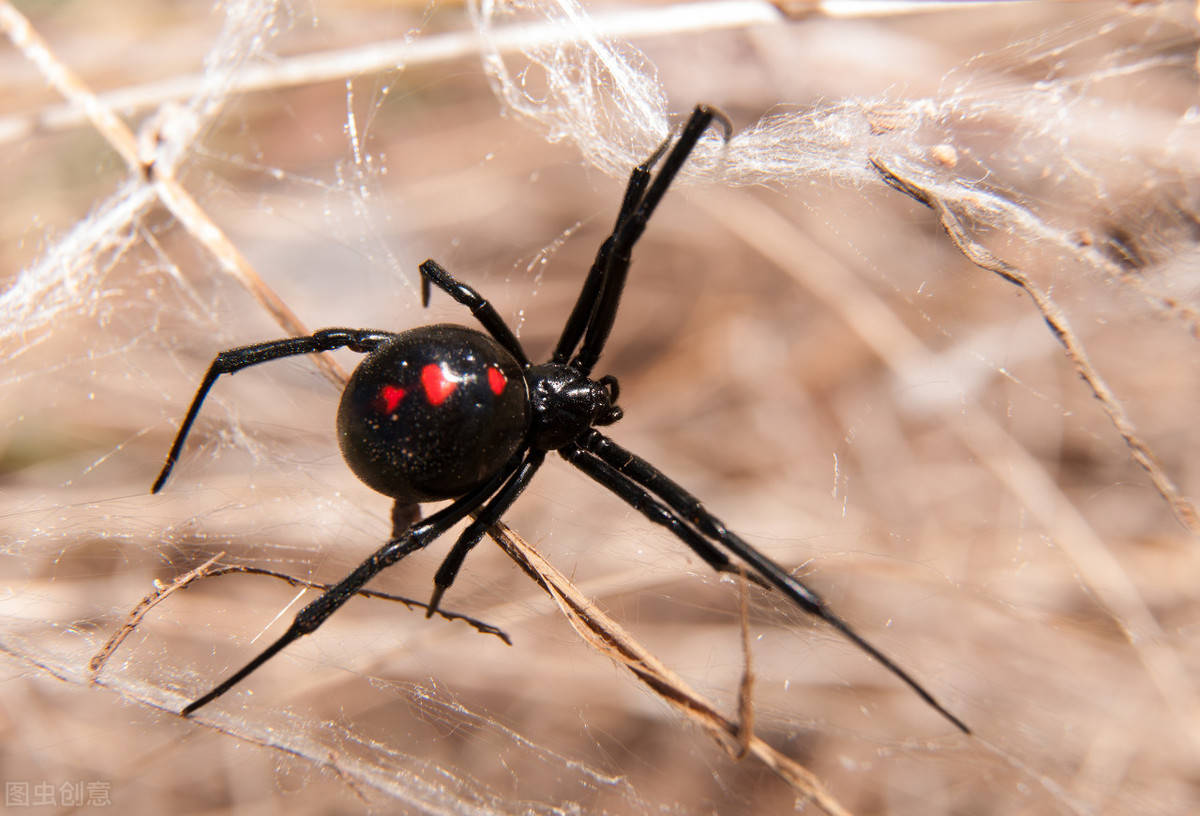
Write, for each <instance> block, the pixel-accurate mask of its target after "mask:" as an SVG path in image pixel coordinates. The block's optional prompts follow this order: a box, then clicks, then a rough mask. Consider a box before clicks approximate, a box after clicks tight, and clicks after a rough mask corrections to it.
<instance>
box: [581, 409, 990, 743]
mask: <svg viewBox="0 0 1200 816" xmlns="http://www.w3.org/2000/svg"><path fill="white" fill-rule="evenodd" d="M576 445H578V446H579V447H580V448H582V449H583V450H585V451H587V452H589V453H592V454H594V455H595V456H596V457H598V458H599V459H600V460H602V461H603V462H605V463H607V464H608V465H610V466H611V467H612V468H613V469H614V470H615V471H617V472H618V473H619V474H620V475H622V476H624V477H625V478H626V479H627V482H626V483H625V484H623V485H618V486H615V487H614V486H613V485H611V484H608V483H606V482H604V481H602V480H599V479H598V480H597V481H600V483H601V484H603V485H604V486H605V487H607V488H608V489H609V490H612V491H613V492H614V493H616V494H617V496H619V497H620V498H621V499H623V500H625V501H626V502H627V503H629V504H630V505H631V506H633V507H634V508H635V509H638V510H642V508H641V506H639V503H638V502H639V501H640V499H639V497H638V490H637V489H636V488H637V485H641V486H642V487H644V488H646V489H647V490H649V491H650V492H652V493H654V494H655V495H656V496H658V497H659V498H660V499H662V500H663V502H665V503H666V505H667V507H669V508H670V509H671V510H672V511H674V512H675V513H677V514H678V515H679V516H681V517H683V518H684V519H686V520H687V522H688V523H689V524H690V525H691V526H692V527H693V528H694V529H695V530H697V531H699V532H700V533H701V534H702V535H704V536H707V537H708V538H709V539H711V540H712V541H715V542H717V543H719V544H721V545H722V546H724V547H725V548H726V549H728V550H729V551H730V552H731V553H732V554H733V555H734V556H736V557H737V558H739V559H741V560H742V561H744V562H745V563H746V564H747V565H748V566H749V567H750V568H752V569H753V570H754V571H755V572H757V573H758V574H759V575H760V576H761V577H762V578H763V579H765V580H766V581H767V582H768V583H770V584H771V585H772V586H774V587H775V588H776V589H778V590H779V591H780V592H782V593H783V594H784V595H786V596H787V597H788V598H790V599H791V600H792V601H793V602H794V603H795V604H796V605H797V606H799V607H800V608H801V609H803V610H804V611H805V612H807V613H809V614H810V615H814V616H816V617H818V618H820V619H821V620H823V621H825V622H826V623H828V624H829V625H830V626H832V627H833V628H834V629H837V630H838V631H839V632H840V633H841V634H842V635H843V636H844V637H845V638H846V639H848V640H849V641H850V642H851V643H853V644H854V645H856V646H858V647H859V648H860V649H862V650H863V651H864V652H866V653H867V654H869V655H870V656H871V657H873V658H875V659H876V660H877V661H879V663H881V664H882V665H883V667H884V668H885V669H887V670H888V671H889V672H891V673H892V674H893V675H895V676H896V677H897V678H898V679H900V680H901V681H903V682H904V684H905V685H907V686H908V687H909V688H910V689H912V690H913V691H914V692H915V693H916V694H917V696H919V697H920V698H921V699H922V700H924V701H925V702H926V703H927V704H928V705H929V706H930V707H932V708H933V709H934V710H935V711H937V712H938V713H939V714H941V715H942V716H943V717H945V718H946V719H947V720H949V721H950V722H951V723H953V724H954V726H955V727H956V728H958V730H960V731H962V732H963V733H964V734H970V733H971V729H969V728H968V727H967V725H966V724H965V723H964V722H963V721H962V720H960V719H959V718H958V717H956V716H954V715H953V714H951V713H950V712H949V711H948V710H947V709H946V708H945V707H944V706H942V704H941V703H939V702H938V701H937V700H936V699H934V697H933V695H932V694H930V693H929V692H928V691H926V690H925V687H924V686H922V685H921V684H920V683H918V682H917V680H916V679H915V678H913V677H912V675H910V674H909V673H908V672H906V671H905V670H904V669H902V668H900V667H899V666H898V665H897V664H896V663H895V662H894V661H892V659H891V658H889V657H887V656H886V655H885V654H883V652H881V651H879V649H877V648H876V647H875V646H873V645H871V644H870V643H869V642H868V641H867V640H866V639H865V638H863V636H862V635H860V634H858V632H856V631H854V629H852V628H851V627H850V624H848V623H846V622H845V621H844V620H842V619H841V618H840V617H838V616H837V614H835V613H834V612H833V610H832V609H830V608H829V606H828V605H827V604H826V603H825V601H824V600H822V599H821V597H820V596H819V595H817V593H816V592H814V591H813V590H812V589H810V588H809V587H807V586H805V585H804V584H803V583H801V582H800V581H798V580H796V579H795V578H793V577H792V576H791V575H790V574H789V573H788V572H787V570H785V569H783V567H781V566H779V565H778V564H776V563H775V562H774V561H772V560H771V559H770V558H767V556H765V555H763V554H762V553H761V552H759V551H758V550H756V549H755V548H754V547H752V546H750V545H749V544H747V543H746V542H745V541H743V540H742V539H741V538H740V537H739V536H737V535H736V534H735V533H733V532H731V531H730V530H729V529H728V528H727V527H726V526H725V525H724V523H723V522H722V521H721V520H720V519H718V518H717V517H716V516H714V515H713V514H712V513H710V512H709V511H708V510H707V509H705V507H704V505H703V504H702V503H701V502H700V500H699V499H697V498H696V497H695V496H693V495H692V494H691V493H689V492H688V491H686V490H685V489H684V488H683V487H681V486H680V485H678V484H677V483H675V482H674V481H673V480H672V479H670V478H669V477H668V476H666V474H664V473H663V472H662V471H660V470H659V469H658V468H656V467H654V466H653V465H651V464H650V463H649V462H647V461H646V460H645V459H642V458H641V457H640V456H637V455H636V454H634V453H631V452H630V451H627V450H625V449H624V448H622V447H621V446H620V445H618V444H617V443H615V442H613V441H612V440H611V439H609V438H608V437H606V436H604V435H603V434H601V433H599V432H598V431H595V430H588V431H586V432H584V433H583V434H581V435H580V437H579V438H578V439H577V440H576ZM575 464H577V465H578V463H575ZM642 512H643V513H645V514H646V515H648V516H649V515H650V514H649V513H647V512H646V511H645V510H642ZM676 535H678V533H676ZM679 537H680V538H681V539H682V540H683V541H684V543H687V544H689V545H690V541H689V540H688V539H687V538H685V537H684V536H679Z"/></svg>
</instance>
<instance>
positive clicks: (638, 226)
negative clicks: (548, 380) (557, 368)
mask: <svg viewBox="0 0 1200 816" xmlns="http://www.w3.org/2000/svg"><path fill="white" fill-rule="evenodd" d="M714 120H715V121H717V122H719V123H720V124H721V126H722V128H723V130H724V135H725V139H726V141H728V140H729V137H730V134H731V133H732V131H733V126H732V125H731V124H730V122H729V119H728V117H726V116H725V114H723V113H721V112H720V111H718V110H717V109H716V108H712V107H709V106H708V105H697V106H696V108H695V109H694V110H693V111H692V115H691V117H689V118H688V120H687V123H686V124H684V126H683V130H682V131H681V132H680V134H679V140H678V141H677V142H675V146H674V147H673V148H671V152H670V153H668V154H667V157H666V158H665V159H664V160H663V164H662V167H660V168H659V170H658V175H657V176H655V177H654V181H653V182H651V183H650V186H649V188H648V189H647V190H646V193H645V195H643V196H642V199H641V201H640V202H638V205H637V208H636V209H634V211H633V212H632V213H631V214H630V215H629V216H628V217H627V218H625V219H623V220H621V221H619V223H618V225H617V227H616V229H615V230H613V233H612V235H611V236H610V237H609V239H608V241H606V242H605V245H606V246H607V255H608V257H607V258H606V259H605V263H604V272H603V275H602V280H601V282H600V284H599V285H598V286H597V287H596V289H597V291H596V293H595V295H594V297H595V304H594V306H592V307H591V309H590V317H589V319H588V324H587V332H586V334H585V335H584V338H583V345H582V346H581V347H580V349H579V353H578V354H577V355H576V356H575V359H574V360H573V361H572V365H573V366H574V367H575V368H577V369H578V370H579V371H580V372H581V373H583V374H588V373H590V372H591V370H592V367H593V366H594V365H595V364H596V361H597V360H598V359H599V358H600V352H601V351H603V349H604V344H605V342H606V341H607V340H608V335H609V332H610V331H612V327H613V322H614V321H615V320H616V317H617V307H618V306H619V305H620V303H621V292H622V291H623V290H624V288H625V278H626V277H627V276H628V274H629V261H630V253H632V251H633V246H634V244H636V243H637V240H638V238H640V237H641V236H642V232H644V231H645V229H646V223H647V222H648V221H649V220H650V216H651V215H653V213H654V209H655V208H656V207H657V206H658V203H659V202H660V201H661V200H662V197H663V196H664V195H666V192H667V188H668V187H670V186H671V182H672V181H673V180H674V179H675V175H676V174H677V173H678V172H679V170H680V168H681V167H683V163H684V162H685V161H687V158H688V156H689V155H691V152H692V149H693V148H695V147H696V144H697V143H698V142H699V141H700V137H701V136H703V135H704V132H705V131H706V130H708V127H709V125H711V124H712V123H713V121H714ZM631 185H632V179H631ZM600 254H605V246H601V249H600ZM585 285H586V284H585ZM577 308H578V307H577ZM560 346H561V343H560Z"/></svg>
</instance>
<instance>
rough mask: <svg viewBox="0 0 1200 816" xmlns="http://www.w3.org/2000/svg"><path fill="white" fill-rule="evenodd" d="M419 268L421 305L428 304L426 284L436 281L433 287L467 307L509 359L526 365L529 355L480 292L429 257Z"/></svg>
mask: <svg viewBox="0 0 1200 816" xmlns="http://www.w3.org/2000/svg"><path fill="white" fill-rule="evenodd" d="M420 270H421V305H422V306H428V305H429V285H430V283H433V284H436V285H437V288H439V289H441V290H442V291H443V292H445V293H446V294H447V295H449V296H450V297H452V298H454V299H455V300H456V301H458V302H459V303H461V304H462V305H463V306H466V307H467V308H469V309H470V310H471V314H473V315H474V316H475V319H476V320H478V321H479V323H480V324H481V325H482V326H483V327H484V328H485V329H487V332H488V334H490V335H491V336H492V338H493V339H494V340H495V341H496V342H497V343H499V344H500V345H501V346H503V347H504V349H505V350H506V351H507V352H508V353H509V354H511V355H512V356H513V359H514V360H516V361H517V362H518V363H519V364H520V366H521V368H528V367H529V357H528V356H527V355H526V354H525V349H523V348H521V342H520V341H519V340H517V336H516V335H515V334H513V333H512V329H510V328H509V327H508V324H507V323H505V322H504V318H502V317H501V316H500V314H499V313H498V312H497V311H496V310H495V308H493V306H492V304H491V303H488V301H487V299H486V298H484V297H483V295H481V294H479V293H478V292H477V291H475V289H474V288H472V287H471V286H469V285H467V284H465V283H463V282H462V281H460V280H458V279H457V278H455V277H454V276H453V275H451V274H450V273H449V272H447V271H446V268H445V267H444V266H442V265H441V264H440V263H438V262H437V261H435V260H434V259H433V258H429V259H427V260H426V261H425V262H424V263H422V264H421V266H420Z"/></svg>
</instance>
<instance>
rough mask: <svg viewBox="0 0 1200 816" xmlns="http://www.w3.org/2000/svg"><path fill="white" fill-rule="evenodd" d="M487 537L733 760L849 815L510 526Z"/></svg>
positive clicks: (606, 651)
mask: <svg viewBox="0 0 1200 816" xmlns="http://www.w3.org/2000/svg"><path fill="white" fill-rule="evenodd" d="M488 532H489V535H491V537H492V540H494V541H495V542H496V543H497V544H499V545H500V548H501V549H503V550H504V552H505V553H507V554H508V557H509V558H511V559H512V560H513V561H514V562H516V564H517V566H519V567H520V568H521V569H522V570H524V571H525V573H526V574H527V575H528V576H529V577H530V578H532V579H533V580H534V581H535V582H536V583H537V584H538V586H540V587H541V588H542V589H543V590H544V591H545V592H546V594H547V595H549V596H550V597H551V598H552V599H554V602H555V603H556V604H558V608H559V609H560V610H561V611H562V613H563V614H564V615H565V616H566V618H567V621H568V622H569V623H570V624H571V627H572V628H573V629H574V630H575V632H576V633H577V634H578V635H579V636H580V637H581V638H583V640H584V641H585V642H586V643H587V644H588V645H589V646H591V647H592V648H593V649H595V650H596V651H598V652H600V653H601V654H603V655H605V656H606V657H608V658H610V659H611V660H613V661H615V662H617V663H620V664H622V665H623V666H625V668H627V669H629V671H630V672H632V673H633V675H634V676H635V677H636V678H637V679H638V680H640V681H641V682H642V684H643V685H645V686H646V687H647V688H649V689H650V690H651V691H653V692H654V693H655V694H656V695H658V696H659V698H661V699H662V700H663V701H664V702H666V703H668V704H669V705H670V706H671V707H673V708H675V709H676V710H678V711H679V712H680V713H682V714H683V715H684V716H685V717H687V718H688V719H689V720H691V721H692V722H693V723H695V724H696V725H698V726H700V727H701V728H702V729H703V730H704V731H706V732H707V733H708V735H709V736H711V737H712V738H713V739H714V740H715V741H716V742H717V743H718V744H719V745H720V746H721V747H722V748H723V749H725V751H726V752H727V753H729V755H730V756H732V757H734V758H738V757H739V756H740V755H741V753H743V751H747V752H748V753H751V754H753V755H754V756H755V757H757V758H758V759H759V760H760V761H761V762H762V763H763V764H764V765H766V766H767V767H768V768H770V769H771V770H772V771H774V772H775V773H776V774H778V775H779V777H780V778H781V779H783V780H784V781H785V782H787V784H788V785H790V786H791V787H792V788H793V789H794V790H795V791H796V792H797V793H798V794H800V795H801V796H803V797H805V798H807V799H810V800H812V802H813V803H815V804H816V805H817V807H819V808H820V809H821V810H822V811H824V812H825V813H828V814H830V816H845V815H848V814H849V811H847V810H846V809H845V808H844V807H843V806H842V805H841V804H840V803H839V802H838V801H837V800H836V799H835V798H834V797H833V795H832V794H831V793H830V792H829V791H828V790H826V789H825V786H824V785H822V784H821V781H820V779H818V778H817V776H816V774H814V773H813V772H812V771H810V770H809V769H808V768H805V767H804V766H803V765H801V764H800V763H798V762H796V761H795V760H793V759H790V758H789V757H787V756H784V755H783V754H781V753H779V752H778V751H776V750H775V749H774V748H772V747H771V746H770V745H768V744H767V743H765V742H763V741H762V740H761V739H759V738H758V737H756V736H754V734H753V731H752V729H753V724H752V718H749V717H746V715H745V713H742V714H741V716H740V719H741V722H737V721H734V720H732V719H730V718H729V717H726V716H725V715H724V714H722V713H720V712H719V711H718V710H717V708H716V706H715V705H714V704H713V703H712V702H710V701H709V700H707V699H705V698H704V697H703V696H701V695H700V694H699V693H698V692H697V691H695V690H694V689H692V688H691V687H690V686H688V685H687V683H685V682H684V680H683V678H681V677H680V676H679V675H677V674H675V672H673V671H671V670H670V669H669V668H667V666H666V665H665V664H664V663H663V662H662V661H660V660H659V659H658V658H657V657H655V656H654V655H653V654H652V653H651V652H650V651H649V650H648V649H647V648H646V647H645V646H643V645H642V644H640V643H639V642H638V641H637V640H635V639H634V637H633V636H632V635H630V634H629V632H627V631H626V630H625V629H624V628H623V627H622V626H621V625H620V624H618V623H617V622H616V621H615V620H613V619H612V618H610V617H609V616H608V615H606V614H604V612H603V611H601V610H600V608H599V607H597V606H596V605H595V604H594V603H592V602H591V601H590V600H588V598H587V597H586V596H585V595H584V594H583V593H582V592H580V591H579V589H578V588H577V587H576V586H575V585H574V584H572V583H571V582H570V580H568V579H567V577H566V576H565V575H563V574H562V573H561V572H559V571H558V570H557V569H556V568H555V567H554V565H553V564H551V563H550V562H549V561H546V560H545V559H544V558H542V557H541V555H540V554H538V552H537V551H536V550H534V549H533V548H532V547H530V546H529V544H528V543H526V542H525V541H524V540H522V539H521V538H520V537H519V536H518V535H517V534H516V533H514V532H513V531H512V530H511V529H510V528H509V527H508V526H507V525H505V524H503V523H498V524H496V525H493V527H492V528H491V529H490V530H489V531H488ZM743 583H744V582H743ZM747 673H748V672H747ZM745 706H746V694H745V681H744V680H743V691H742V695H741V707H742V708H743V709H744V708H745Z"/></svg>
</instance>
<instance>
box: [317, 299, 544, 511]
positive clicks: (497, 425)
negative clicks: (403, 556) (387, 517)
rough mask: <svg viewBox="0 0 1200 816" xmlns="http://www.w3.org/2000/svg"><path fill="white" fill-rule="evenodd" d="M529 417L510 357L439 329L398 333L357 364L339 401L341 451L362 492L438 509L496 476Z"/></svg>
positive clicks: (475, 337)
mask: <svg viewBox="0 0 1200 816" xmlns="http://www.w3.org/2000/svg"><path fill="white" fill-rule="evenodd" d="M529 415H530V409H529V395H528V389H527V387H526V384H525V378H524V376H523V374H522V371H521V366H520V365H519V364H518V363H517V361H516V360H514V359H513V357H512V355H511V354H509V353H508V352H507V351H506V350H505V349H504V348H503V347H501V346H500V345H499V344H498V343H497V342H496V341H495V340H493V339H492V338H490V337H488V336H487V335H485V334H482V333H480V332H477V331H474V330H472V329H468V328H466V327H465V326H456V325H451V324H444V323H443V324H438V325H434V326H423V327H421V328H416V329H411V330H409V331H406V332H402V333H400V334H398V335H396V336H395V338H393V339H392V340H389V341H388V342H387V343H385V344H384V345H382V346H380V347H379V348H378V349H376V350H375V351H374V352H372V353H371V354H370V355H369V356H368V357H367V358H366V359H364V360H363V361H362V363H361V364H360V365H359V366H358V368H356V369H355V371H354V374H353V376H352V377H351V378H350V382H349V384H347V386H346V390H345V391H344V392H343V394H342V402H341V405H340V406H339V408H338V420H337V424H338V443H339V444H340V445H341V448H342V456H344V457H345V459H346V463H347V464H349V465H350V469H351V470H353V471H354V473H355V475H356V476H358V478H359V479H361V480H362V481H363V482H364V483H365V484H366V485H367V486H368V487H371V488H373V489H374V490H378V491H379V492H380V493H383V494H385V495H388V496H391V497H392V498H395V499H402V500H409V501H417V502H423V501H438V500H441V499H451V498H455V497H457V496H461V495H463V494H464V493H467V492H469V491H470V490H471V489H472V488H474V487H477V486H478V485H480V484H481V483H483V482H484V481H486V480H487V478H488V477H489V476H491V475H493V474H494V473H496V472H497V471H498V470H499V469H500V468H501V467H503V465H504V464H505V462H507V461H508V460H509V458H510V457H511V456H512V455H513V453H515V452H516V450H517V448H518V447H520V445H521V443H522V440H523V439H524V437H525V432H526V429H527V428H528V426H529Z"/></svg>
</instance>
